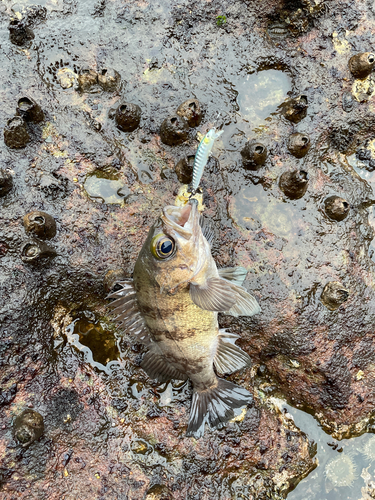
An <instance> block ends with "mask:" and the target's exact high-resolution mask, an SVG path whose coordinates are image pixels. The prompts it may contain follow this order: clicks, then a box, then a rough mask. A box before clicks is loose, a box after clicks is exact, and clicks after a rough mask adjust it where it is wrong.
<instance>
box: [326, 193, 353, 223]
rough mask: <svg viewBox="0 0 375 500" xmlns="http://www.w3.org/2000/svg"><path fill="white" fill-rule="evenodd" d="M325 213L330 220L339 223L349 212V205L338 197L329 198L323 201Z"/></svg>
mask: <svg viewBox="0 0 375 500" xmlns="http://www.w3.org/2000/svg"><path fill="white" fill-rule="evenodd" d="M324 208H325V212H326V214H327V215H328V217H329V218H330V219H333V220H337V221H341V220H344V219H345V217H347V215H348V213H349V211H350V205H349V203H348V202H347V201H346V200H344V198H340V196H330V197H329V198H326V199H325V200H324Z"/></svg>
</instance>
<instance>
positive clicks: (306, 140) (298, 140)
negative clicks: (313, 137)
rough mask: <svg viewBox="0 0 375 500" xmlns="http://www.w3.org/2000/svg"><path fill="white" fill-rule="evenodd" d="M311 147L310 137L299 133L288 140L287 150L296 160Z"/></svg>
mask: <svg viewBox="0 0 375 500" xmlns="http://www.w3.org/2000/svg"><path fill="white" fill-rule="evenodd" d="M310 147H311V143H310V137H309V136H308V135H307V134H301V133H299V132H297V133H295V134H291V135H290V136H289V138H288V149H289V151H290V152H291V153H292V155H293V156H295V157H296V158H303V157H304V156H305V155H306V154H307V152H308V151H309V149H310Z"/></svg>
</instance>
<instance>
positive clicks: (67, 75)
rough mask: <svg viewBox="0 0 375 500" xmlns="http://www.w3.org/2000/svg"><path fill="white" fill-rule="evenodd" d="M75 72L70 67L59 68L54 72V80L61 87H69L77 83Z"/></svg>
mask: <svg viewBox="0 0 375 500" xmlns="http://www.w3.org/2000/svg"><path fill="white" fill-rule="evenodd" d="M77 78H78V77H77V74H76V73H75V72H74V71H73V70H72V69H71V68H60V69H59V70H57V72H56V80H57V82H58V83H59V84H60V87H61V88H62V89H70V88H71V87H73V86H75V85H76V83H77Z"/></svg>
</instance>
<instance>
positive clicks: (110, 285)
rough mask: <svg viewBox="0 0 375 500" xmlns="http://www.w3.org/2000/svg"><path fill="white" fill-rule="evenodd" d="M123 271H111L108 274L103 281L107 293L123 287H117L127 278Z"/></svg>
mask: <svg viewBox="0 0 375 500" xmlns="http://www.w3.org/2000/svg"><path fill="white" fill-rule="evenodd" d="M127 277H128V276H126V274H125V271H124V270H123V269H111V270H110V271H108V272H107V273H106V275H105V276H104V279H103V286H104V290H105V291H106V292H110V291H113V292H115V291H116V290H119V289H120V288H121V285H118V286H116V283H117V282H119V281H123V280H125V279H126V278H127Z"/></svg>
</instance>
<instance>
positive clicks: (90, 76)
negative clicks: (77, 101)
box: [77, 69, 98, 92]
mask: <svg viewBox="0 0 375 500" xmlns="http://www.w3.org/2000/svg"><path fill="white" fill-rule="evenodd" d="M77 80H78V90H80V91H81V92H89V91H90V90H92V87H94V86H96V85H97V84H98V73H97V72H96V71H95V70H93V69H83V70H81V73H80V74H79V75H78V78H77Z"/></svg>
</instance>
